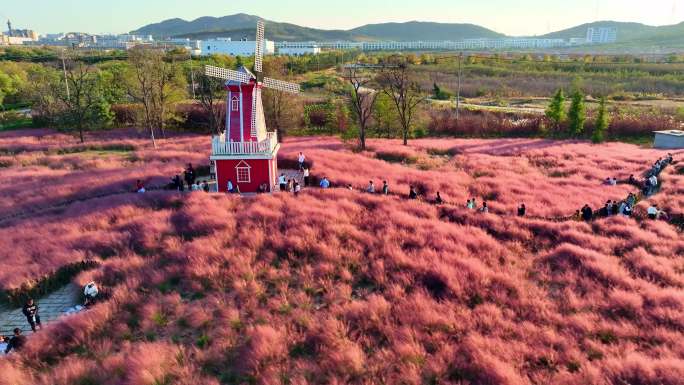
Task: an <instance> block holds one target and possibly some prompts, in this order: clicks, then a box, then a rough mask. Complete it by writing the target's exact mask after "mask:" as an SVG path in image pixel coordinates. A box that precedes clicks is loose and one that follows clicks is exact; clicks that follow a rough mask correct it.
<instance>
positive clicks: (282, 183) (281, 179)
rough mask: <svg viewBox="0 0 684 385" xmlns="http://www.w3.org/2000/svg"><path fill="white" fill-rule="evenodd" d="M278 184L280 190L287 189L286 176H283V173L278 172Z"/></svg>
mask: <svg viewBox="0 0 684 385" xmlns="http://www.w3.org/2000/svg"><path fill="white" fill-rule="evenodd" d="M278 184H279V185H280V192H285V191H286V190H287V178H285V174H280V176H279V177H278Z"/></svg>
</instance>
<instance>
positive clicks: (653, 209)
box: [646, 205, 658, 219]
mask: <svg viewBox="0 0 684 385" xmlns="http://www.w3.org/2000/svg"><path fill="white" fill-rule="evenodd" d="M646 213H647V214H648V217H649V218H650V219H656V218H657V217H658V205H651V206H650V207H649V208H648V209H647V210H646Z"/></svg>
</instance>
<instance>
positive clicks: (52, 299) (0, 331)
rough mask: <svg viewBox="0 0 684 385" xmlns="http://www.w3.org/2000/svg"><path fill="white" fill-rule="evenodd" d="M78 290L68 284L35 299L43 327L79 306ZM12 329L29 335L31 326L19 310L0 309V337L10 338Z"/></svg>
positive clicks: (76, 287)
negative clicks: (17, 329)
mask: <svg viewBox="0 0 684 385" xmlns="http://www.w3.org/2000/svg"><path fill="white" fill-rule="evenodd" d="M80 291H81V290H80V288H79V287H78V286H76V285H74V284H69V285H67V286H64V287H63V288H61V289H59V290H57V291H55V292H53V293H52V294H50V295H48V296H46V297H43V298H41V299H37V300H36V302H37V303H38V314H39V315H40V320H41V321H42V323H43V326H45V325H47V324H48V323H50V322H52V321H54V320H56V319H57V318H59V317H61V316H62V315H64V314H65V312H66V310H67V309H69V308H71V307H73V306H75V305H77V304H80ZM14 328H20V329H21V330H22V332H23V333H24V334H31V326H29V324H28V322H26V317H24V314H23V313H22V312H21V309H10V308H7V307H0V335H4V336H10V335H12V330H14Z"/></svg>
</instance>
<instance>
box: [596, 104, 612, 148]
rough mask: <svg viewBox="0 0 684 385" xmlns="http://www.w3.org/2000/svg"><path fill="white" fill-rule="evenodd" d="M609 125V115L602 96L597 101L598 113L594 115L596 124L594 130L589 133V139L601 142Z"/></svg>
mask: <svg viewBox="0 0 684 385" xmlns="http://www.w3.org/2000/svg"><path fill="white" fill-rule="evenodd" d="M609 125H610V117H609V116H608V111H606V98H605V97H602V98H601V102H600V103H599V109H598V113H597V115H596V125H595V127H594V132H593V134H592V135H591V140H592V141H593V142H594V143H601V142H603V141H604V140H605V133H606V131H607V130H608V127H609Z"/></svg>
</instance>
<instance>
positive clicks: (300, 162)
mask: <svg viewBox="0 0 684 385" xmlns="http://www.w3.org/2000/svg"><path fill="white" fill-rule="evenodd" d="M297 160H298V161H299V169H300V170H303V169H304V161H306V156H304V153H303V152H300V153H299V156H298V157H297Z"/></svg>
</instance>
